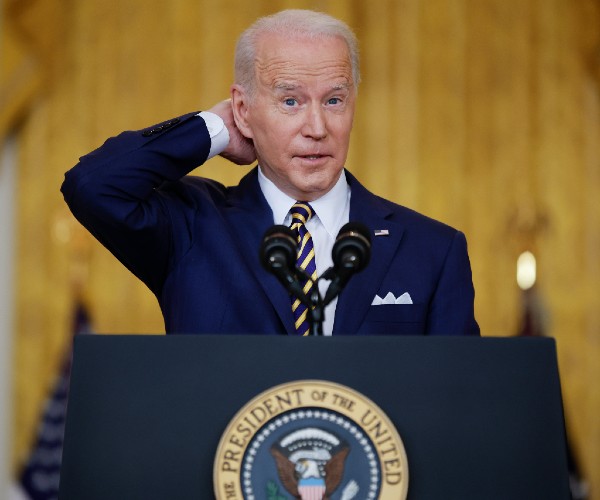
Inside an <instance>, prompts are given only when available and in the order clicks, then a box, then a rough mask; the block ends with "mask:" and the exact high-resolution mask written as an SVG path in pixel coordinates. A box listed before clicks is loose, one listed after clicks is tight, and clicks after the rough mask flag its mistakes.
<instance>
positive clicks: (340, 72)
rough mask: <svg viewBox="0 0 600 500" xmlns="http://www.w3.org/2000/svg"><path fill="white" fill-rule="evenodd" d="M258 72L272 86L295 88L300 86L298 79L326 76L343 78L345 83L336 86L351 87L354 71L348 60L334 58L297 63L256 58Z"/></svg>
mask: <svg viewBox="0 0 600 500" xmlns="http://www.w3.org/2000/svg"><path fill="white" fill-rule="evenodd" d="M255 68H256V74H257V76H258V78H259V80H261V81H262V82H263V83H265V84H267V85H268V86H270V87H274V88H281V89H289V90H293V89H294V88H297V87H298V84H297V83H296V80H298V79H303V78H306V77H308V78H312V77H320V76H325V77H326V78H327V79H331V80H335V79H343V80H344V82H345V83H344V84H335V87H336V88H337V87H350V86H351V85H352V71H351V68H350V63H349V61H347V60H340V59H338V58H332V59H331V60H326V61H319V63H318V64H310V65H308V64H295V63H292V62H290V61H288V60H279V61H277V60H275V61H270V60H264V59H261V58H257V59H256V63H255Z"/></svg>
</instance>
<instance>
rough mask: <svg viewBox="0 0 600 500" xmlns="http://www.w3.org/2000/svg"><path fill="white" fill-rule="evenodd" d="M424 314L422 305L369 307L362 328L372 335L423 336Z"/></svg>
mask: <svg viewBox="0 0 600 500" xmlns="http://www.w3.org/2000/svg"><path fill="white" fill-rule="evenodd" d="M426 312H427V310H426V307H425V306H424V305H422V304H390V305H380V306H371V308H370V309H369V312H368V313H367V316H366V318H365V322H364V324H363V327H364V328H365V331H366V333H368V334H372V335H423V333H425V320H426V317H425V316H426Z"/></svg>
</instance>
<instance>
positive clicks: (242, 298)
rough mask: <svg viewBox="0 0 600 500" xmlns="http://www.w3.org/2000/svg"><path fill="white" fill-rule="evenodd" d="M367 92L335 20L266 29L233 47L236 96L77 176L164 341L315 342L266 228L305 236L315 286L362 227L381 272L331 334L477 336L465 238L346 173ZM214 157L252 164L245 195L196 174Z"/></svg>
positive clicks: (299, 15) (98, 225) (77, 205)
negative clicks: (148, 300)
mask: <svg viewBox="0 0 600 500" xmlns="http://www.w3.org/2000/svg"><path fill="white" fill-rule="evenodd" d="M358 83H359V69H358V51H357V46H356V40H355V37H354V35H353V34H352V32H351V31H350V29H349V28H348V27H347V26H346V25H345V24H344V23H342V22H341V21H339V20H337V19H334V18H332V17H330V16H328V15H325V14H321V13H316V12H312V11H303V10H288V11H283V12H279V13H278V14H275V15H273V16H269V17H266V18H262V19H259V20H258V21H257V22H255V23H254V24H253V25H252V26H251V27H250V28H248V29H247V30H246V31H245V32H244V33H243V34H242V35H241V37H240V40H239V41H238V45H237V48H236V55H235V84H234V85H233V86H232V87H231V99H230V100H229V101H225V102H222V103H219V104H217V105H216V106H214V107H213V108H212V109H211V110H210V111H208V112H201V113H197V112H194V113H190V114H188V115H184V116H181V117H179V118H175V119H172V120H169V121H167V122H165V123H162V124H159V125H156V126H153V127H150V128H148V129H145V130H143V131H139V132H124V133H122V134H120V135H119V136H117V137H114V138H111V139H109V140H108V141H107V142H106V143H105V144H104V145H103V146H102V147H100V148H99V149H97V150H96V151H94V152H92V153H90V154H88V155H87V156H84V157H83V158H81V160H80V162H79V164H78V165H77V166H75V167H74V168H73V169H72V170H70V171H69V172H67V174H66V176H65V182H64V184H63V187H62V191H63V193H64V196H65V200H66V202H67V203H68V205H69V207H70V208H71V210H72V211H73V213H74V214H75V216H76V217H77V218H78V219H79V220H80V221H81V223H82V224H83V225H84V226H85V227H87V228H88V229H89V230H90V232H92V234H94V236H96V237H97V238H98V239H99V240H100V241H101V242H102V243H103V244H104V245H105V246H106V247H107V248H108V249H109V250H110V251H111V252H112V253H113V254H114V255H115V256H116V257H117V258H118V259H119V260H120V261H121V262H122V263H123V264H124V265H125V266H127V267H128V269H130V270H131V271H132V272H133V273H134V274H135V275H136V276H137V277H139V278H140V279H141V280H142V281H143V282H144V283H145V284H146V285H147V286H148V287H149V288H150V289H151V290H152V291H153V292H154V294H155V295H156V297H157V299H158V302H159V304H160V307H161V310H162V313H163V316H164V319H165V328H166V331H167V332H168V333H236V334H239V333H248V334H305V333H306V332H307V326H306V311H304V312H301V308H302V307H303V306H302V305H300V309H298V310H297V308H298V303H297V302H295V301H294V298H293V297H292V298H290V295H289V294H288V292H287V291H286V290H285V289H284V288H283V287H282V286H281V284H279V283H278V282H277V279H276V278H275V277H274V276H272V275H271V274H269V273H268V272H267V271H266V270H265V269H263V268H262V267H261V266H260V263H259V258H258V251H259V247H260V243H261V239H262V237H263V234H264V233H265V230H266V229H268V228H269V227H270V226H272V225H273V224H285V225H292V227H295V228H296V229H297V230H298V231H299V232H300V234H301V239H302V242H303V243H302V245H303V248H301V249H299V252H306V255H307V258H306V260H305V262H304V265H306V266H307V270H308V271H309V273H310V274H312V275H313V276H320V275H322V274H323V272H324V271H325V270H326V269H327V268H328V267H329V266H331V264H332V257H331V250H332V247H333V244H334V241H335V238H336V236H337V234H338V232H339V230H340V228H341V227H342V226H343V225H344V224H345V223H346V222H348V221H359V222H361V223H363V224H365V225H366V227H367V228H368V230H369V232H370V235H371V239H372V258H371V263H370V264H369V266H368V267H367V269H366V270H364V271H362V272H361V273H359V274H357V275H356V276H355V277H353V278H352V280H351V281H350V282H349V284H348V285H347V287H346V288H345V289H344V290H343V291H342V293H341V294H340V296H339V298H338V299H336V300H333V301H332V302H331V303H330V304H329V305H328V306H327V308H326V310H325V323H324V331H325V334H326V335H331V334H333V335H338V334H345V335H372V334H383V335H403V334H417V335H420V334H449V335H478V334H479V327H478V325H477V323H476V321H475V318H474V313H473V300H474V291H473V285H472V279H471V269H470V264H469V258H468V255H467V250H466V241H465V238H464V235H463V234H462V233H460V232H458V231H456V230H454V229H452V228H450V227H448V226H446V225H444V224H441V223H439V222H436V221H433V220H431V219H428V218H426V217H424V216H422V215H420V214H417V213H415V212H413V211H411V210H409V209H407V208H404V207H401V206H398V205H396V204H393V203H391V202H389V201H386V200H383V199H381V198H379V197H377V196H375V195H373V194H372V193H370V192H368V191H367V190H366V189H365V188H364V187H363V186H362V185H361V184H360V183H359V182H358V181H357V180H356V179H355V178H354V177H353V176H352V175H351V174H350V173H349V172H348V171H346V170H345V169H344V165H345V162H346V155H347V153H348V146H349V141H350V132H351V129H352V121H353V116H354V108H355V102H356V95H357V87H358ZM218 154H220V155H222V156H224V157H226V158H228V159H230V160H232V161H233V162H235V163H239V164H249V163H252V162H253V161H254V160H258V167H257V168H255V169H254V170H252V171H251V172H250V173H249V174H248V175H246V176H245V177H244V178H243V179H242V180H241V182H240V184H239V185H238V186H235V187H225V186H222V185H221V184H219V183H217V182H215V181H212V180H209V179H203V178H198V177H192V176H187V175H186V174H188V173H189V172H190V171H191V170H192V169H194V168H195V167H197V166H198V165H201V164H203V163H204V162H206V161H208V160H209V159H210V158H212V157H213V156H215V155H218ZM319 286H320V287H322V288H323V289H324V288H326V287H327V282H326V281H325V280H321V281H320V282H319Z"/></svg>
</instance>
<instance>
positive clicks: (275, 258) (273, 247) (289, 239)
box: [260, 225, 311, 307]
mask: <svg viewBox="0 0 600 500" xmlns="http://www.w3.org/2000/svg"><path fill="white" fill-rule="evenodd" d="M296 253H297V247H296V236H295V235H294V232H293V231H292V230H291V229H290V228H289V227H287V226H284V225H275V226H272V227H270V228H269V229H268V230H267V231H266V233H265V235H264V236H263V241H262V245H261V247H260V261H261V263H262V265H263V267H264V268H265V269H266V270H267V271H269V272H270V273H272V274H274V275H275V276H276V277H277V279H278V280H279V282H280V283H281V284H282V285H283V286H284V287H285V289H286V290H287V291H288V292H290V293H291V294H293V295H294V296H295V297H296V298H297V299H299V300H300V302H302V303H303V304H305V305H306V306H308V307H310V306H311V301H310V300H309V298H308V297H307V296H306V294H305V293H304V291H303V290H302V286H301V285H300V282H299V280H298V276H297V269H296Z"/></svg>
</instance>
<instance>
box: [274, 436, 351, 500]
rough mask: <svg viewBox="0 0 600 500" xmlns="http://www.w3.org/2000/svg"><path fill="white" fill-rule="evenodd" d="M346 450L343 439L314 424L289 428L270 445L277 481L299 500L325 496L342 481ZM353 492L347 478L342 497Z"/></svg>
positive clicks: (323, 497) (347, 497) (348, 449)
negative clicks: (290, 430)
mask: <svg viewBox="0 0 600 500" xmlns="http://www.w3.org/2000/svg"><path fill="white" fill-rule="evenodd" d="M349 452H350V447H349V446H348V444H347V443H345V442H344V441H342V440H341V439H340V438H339V437H337V436H336V435H334V434H333V433H331V432H329V431H326V430H324V429H320V428H316V427H307V428H303V429H299V430H296V431H293V432H291V433H290V434H288V435H286V436H284V437H283V438H282V439H281V440H280V441H279V442H277V443H275V444H273V446H272V447H271V455H273V458H274V459H275V463H276V466H277V473H278V475H279V479H280V481H281V484H282V485H283V486H284V487H285V489H286V490H287V491H288V492H289V493H290V495H292V496H293V497H294V498H299V499H301V500H328V499H329V498H330V497H331V495H332V494H333V493H334V492H335V491H336V490H337V489H338V487H339V486H340V484H341V482H342V478H343V475H344V464H345V461H346V457H347V456H348V453H349ZM357 493H358V488H357V484H356V482H355V481H351V482H350V483H348V485H346V488H345V489H344V491H343V495H342V498H344V499H345V500H346V499H347V500H350V499H352V498H354V496H355V495H356V494H357Z"/></svg>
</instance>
